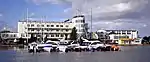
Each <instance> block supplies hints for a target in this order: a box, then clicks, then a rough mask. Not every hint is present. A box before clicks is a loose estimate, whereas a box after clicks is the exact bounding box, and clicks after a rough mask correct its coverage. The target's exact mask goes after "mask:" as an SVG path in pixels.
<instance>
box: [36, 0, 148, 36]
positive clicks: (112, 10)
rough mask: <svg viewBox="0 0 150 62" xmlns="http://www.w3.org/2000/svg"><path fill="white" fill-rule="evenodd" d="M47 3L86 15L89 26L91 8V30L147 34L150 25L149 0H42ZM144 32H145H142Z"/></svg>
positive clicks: (67, 11) (74, 13)
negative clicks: (129, 31) (134, 30)
mask: <svg viewBox="0 0 150 62" xmlns="http://www.w3.org/2000/svg"><path fill="white" fill-rule="evenodd" d="M36 1H41V0H36ZM44 1H46V2H49V3H52V4H53V3H55V4H67V5H71V6H72V7H69V8H68V9H69V10H68V9H66V11H65V13H67V14H72V15H76V14H77V13H81V14H84V15H86V21H87V22H88V23H89V25H90V16H91V14H90V11H91V8H92V16H93V30H97V29H101V28H105V29H131V28H134V29H137V30H139V31H141V32H140V33H142V34H143V33H148V34H150V33H149V32H148V29H149V25H150V22H149V20H150V12H149V10H150V3H148V2H150V1H149V0H113V1H112V0H111V1H110V0H44ZM144 30H145V31H146V32H144Z"/></svg>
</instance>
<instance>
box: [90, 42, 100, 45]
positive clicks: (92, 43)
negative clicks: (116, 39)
mask: <svg viewBox="0 0 150 62" xmlns="http://www.w3.org/2000/svg"><path fill="white" fill-rule="evenodd" d="M96 44H102V43H101V42H94V43H92V45H96Z"/></svg>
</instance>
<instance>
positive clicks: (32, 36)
mask: <svg viewBox="0 0 150 62" xmlns="http://www.w3.org/2000/svg"><path fill="white" fill-rule="evenodd" d="M36 41H37V38H36V37H34V34H31V38H30V39H29V42H28V43H32V42H36Z"/></svg>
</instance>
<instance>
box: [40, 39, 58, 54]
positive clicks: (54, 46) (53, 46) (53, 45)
mask: <svg viewBox="0 0 150 62" xmlns="http://www.w3.org/2000/svg"><path fill="white" fill-rule="evenodd" d="M45 44H49V45H51V46H49V47H43V49H44V50H45V51H47V52H53V51H54V52H56V51H58V49H57V48H58V44H59V42H57V41H50V40H49V41H47V42H46V43H45Z"/></svg>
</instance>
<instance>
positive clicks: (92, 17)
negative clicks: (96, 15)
mask: <svg viewBox="0 0 150 62" xmlns="http://www.w3.org/2000/svg"><path fill="white" fill-rule="evenodd" d="M92 18H93V16H92V8H91V36H90V39H92V37H93V36H92V34H93V33H92V21H93V20H92Z"/></svg>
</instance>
